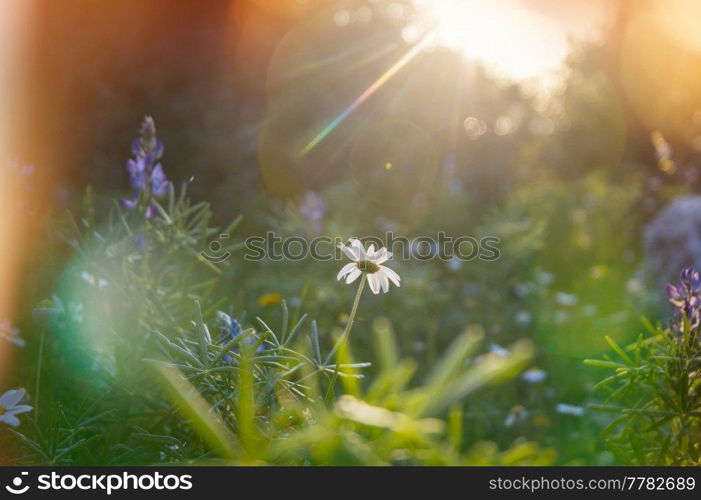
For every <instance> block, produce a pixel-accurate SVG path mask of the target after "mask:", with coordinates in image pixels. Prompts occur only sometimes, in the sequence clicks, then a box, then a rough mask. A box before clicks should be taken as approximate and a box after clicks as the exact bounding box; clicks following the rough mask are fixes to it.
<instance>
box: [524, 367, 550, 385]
mask: <svg viewBox="0 0 701 500" xmlns="http://www.w3.org/2000/svg"><path fill="white" fill-rule="evenodd" d="M545 377H547V373H545V370H538V369H535V368H533V369H531V370H526V371H525V372H523V373H522V374H521V378H522V379H523V380H525V381H526V382H528V383H529V384H537V383H538V382H542V381H543V380H545Z"/></svg>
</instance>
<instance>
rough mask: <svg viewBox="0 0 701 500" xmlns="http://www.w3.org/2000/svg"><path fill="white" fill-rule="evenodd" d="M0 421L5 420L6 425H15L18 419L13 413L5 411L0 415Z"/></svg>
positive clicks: (17, 423)
mask: <svg viewBox="0 0 701 500" xmlns="http://www.w3.org/2000/svg"><path fill="white" fill-rule="evenodd" d="M0 422H5V423H6V424H7V425H10V426H12V427H17V426H18V425H19V419H18V418H17V417H15V416H14V415H9V414H7V413H5V414H4V415H0Z"/></svg>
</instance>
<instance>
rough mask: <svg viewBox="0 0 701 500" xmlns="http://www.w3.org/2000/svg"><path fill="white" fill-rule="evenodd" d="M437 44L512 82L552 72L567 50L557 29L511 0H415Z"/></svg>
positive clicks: (420, 15)
mask: <svg viewBox="0 0 701 500" xmlns="http://www.w3.org/2000/svg"><path fill="white" fill-rule="evenodd" d="M414 5H415V7H416V9H417V11H418V13H419V17H420V18H421V21H420V22H421V23H422V24H425V25H427V26H428V27H429V28H430V29H431V30H432V31H433V33H434V34H435V36H436V41H437V43H438V44H440V45H442V46H444V47H448V48H451V49H454V50H458V51H460V52H462V53H463V54H464V55H465V56H467V57H469V58H472V59H478V60H481V61H482V62H484V63H486V64H487V65H488V66H490V67H491V68H492V69H495V70H497V71H498V72H499V73H503V74H505V75H508V76H510V77H512V78H515V79H517V80H522V79H526V78H529V77H533V76H537V75H542V74H544V73H546V72H548V71H549V70H551V69H553V68H555V67H556V66H557V65H558V64H559V63H560V62H561V61H562V59H563V58H564V56H565V54H566V52H567V43H566V38H567V34H566V33H565V32H564V30H563V29H562V27H560V26H558V25H557V24H556V23H554V22H552V21H551V20H549V19H548V18H546V17H544V16H542V15H539V14H537V13H535V12H533V11H531V10H528V9H527V8H526V7H524V6H522V5H520V4H519V2H518V1H516V0H492V1H490V2H484V1H478V0H414Z"/></svg>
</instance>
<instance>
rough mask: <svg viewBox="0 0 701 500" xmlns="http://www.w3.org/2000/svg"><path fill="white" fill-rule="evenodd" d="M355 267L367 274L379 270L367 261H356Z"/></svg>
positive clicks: (378, 267) (375, 265)
mask: <svg viewBox="0 0 701 500" xmlns="http://www.w3.org/2000/svg"><path fill="white" fill-rule="evenodd" d="M355 265H356V266H358V269H360V270H361V271H363V272H364V273H368V274H373V273H376V272H377V271H379V270H380V266H378V265H377V264H375V263H374V262H370V261H369V260H361V261H358V262H357V263H356V264H355Z"/></svg>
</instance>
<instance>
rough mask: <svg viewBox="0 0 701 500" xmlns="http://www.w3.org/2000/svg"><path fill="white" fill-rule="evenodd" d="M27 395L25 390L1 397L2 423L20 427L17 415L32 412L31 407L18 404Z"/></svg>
mask: <svg viewBox="0 0 701 500" xmlns="http://www.w3.org/2000/svg"><path fill="white" fill-rule="evenodd" d="M24 395H25V390H24V389H17V390H11V391H7V392H6V393H5V394H3V395H2V396H0V422H3V423H5V424H7V425H10V426H12V427H17V426H18V425H19V419H18V418H17V415H19V414H20V413H26V412H28V411H32V407H31V406H27V405H20V404H18V403H19V402H20V401H22V398H23V397H24Z"/></svg>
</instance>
